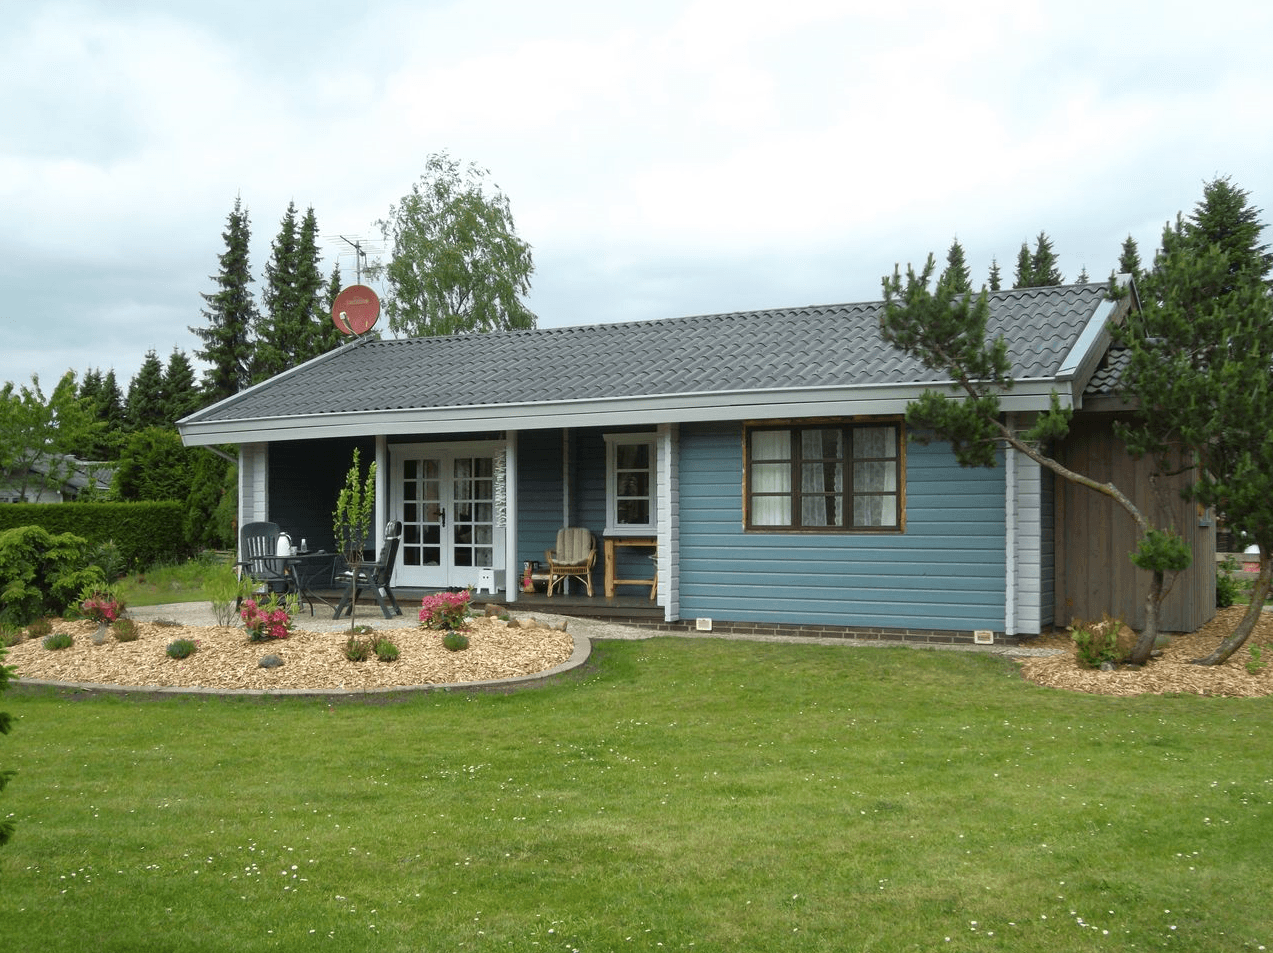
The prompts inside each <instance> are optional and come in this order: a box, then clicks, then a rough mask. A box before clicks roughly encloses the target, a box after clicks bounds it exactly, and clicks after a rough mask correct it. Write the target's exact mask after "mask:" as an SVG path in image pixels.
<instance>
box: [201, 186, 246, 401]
mask: <svg viewBox="0 0 1273 953" xmlns="http://www.w3.org/2000/svg"><path fill="white" fill-rule="evenodd" d="M221 237H222V239H223V240H224V241H225V251H224V252H222V253H221V255H220V256H219V258H218V259H217V260H218V262H219V263H220V265H221V270H220V271H219V272H218V274H217V275H216V277H214V278H213V279H212V280H213V281H215V282H216V286H217V290H216V291H214V292H213V293H212V294H202V297H203V300H204V301H206V302H207V304H208V307H207V309H206V310H204V311H203V316H204V317H205V318H206V319H207V321H208V326H207V327H192V328H190V330H191V331H192V332H193V333H195V334H197V335H198V336H199V338H200V339H201V340H202V341H203V342H204V347H203V349H202V350H196V351H195V356H196V357H198V358H201V359H202V360H204V361H206V362H207V363H209V364H210V365H212V366H211V368H210V369H208V370H207V371H205V372H204V391H205V393H206V395H207V398H208V400H209V402H214V401H218V400H223V399H224V398H226V397H230V396H233V395H234V394H237V393H238V392H239V391H240V390H242V389H243V388H244V387H246V386H247V385H248V383H249V381H250V376H249V366H250V362H251V358H252V342H251V338H250V335H251V330H252V327H253V326H254V325H255V323H256V313H257V312H256V302H255V300H254V298H253V295H252V289H251V284H252V273H251V270H250V268H249V265H248V242H249V240H250V238H251V225H250V223H249V221H248V213H247V210H246V209H245V208H243V200H242V198H241V197H236V198H235V200H234V209H233V210H232V211H231V212H230V215H229V216H228V218H227V219H226V230H225V231H224V232H222V233H221Z"/></svg>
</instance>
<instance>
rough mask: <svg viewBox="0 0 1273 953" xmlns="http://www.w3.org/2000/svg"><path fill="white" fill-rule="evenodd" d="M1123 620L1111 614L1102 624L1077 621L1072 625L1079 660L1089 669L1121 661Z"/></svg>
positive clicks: (1104, 618)
mask: <svg viewBox="0 0 1273 953" xmlns="http://www.w3.org/2000/svg"><path fill="white" fill-rule="evenodd" d="M1122 628H1123V620H1122V619H1115V618H1112V617H1111V616H1110V615H1109V613H1105V615H1104V616H1103V617H1102V618H1101V621H1100V622H1084V621H1082V620H1081V619H1075V620H1074V621H1073V622H1072V623H1071V624H1070V630H1071V632H1070V638H1071V639H1073V640H1074V645H1075V646H1076V647H1077V649H1078V660H1079V663H1080V664H1082V665H1085V666H1087V667H1088V668H1100V667H1101V665H1102V664H1103V663H1105V662H1116V661H1118V659H1119V656H1120V652H1119V649H1118V633H1119V632H1121V631H1122Z"/></svg>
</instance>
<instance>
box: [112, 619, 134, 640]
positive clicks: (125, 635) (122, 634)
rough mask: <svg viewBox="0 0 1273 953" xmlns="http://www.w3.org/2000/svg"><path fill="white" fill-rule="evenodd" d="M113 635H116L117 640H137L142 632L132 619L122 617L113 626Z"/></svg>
mask: <svg viewBox="0 0 1273 953" xmlns="http://www.w3.org/2000/svg"><path fill="white" fill-rule="evenodd" d="M111 635H113V636H115V641H116V642H136V641H137V638H138V636H140V635H141V633H140V632H138V631H137V623H136V622H134V621H133V620H132V619H120V620H119V621H118V622H116V623H115V624H114V625H112V626H111Z"/></svg>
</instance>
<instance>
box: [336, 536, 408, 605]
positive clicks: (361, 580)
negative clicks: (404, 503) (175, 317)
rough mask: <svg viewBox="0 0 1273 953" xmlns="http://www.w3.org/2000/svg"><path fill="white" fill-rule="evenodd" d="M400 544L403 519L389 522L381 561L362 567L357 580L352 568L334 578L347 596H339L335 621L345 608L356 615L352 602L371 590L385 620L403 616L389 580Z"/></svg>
mask: <svg viewBox="0 0 1273 953" xmlns="http://www.w3.org/2000/svg"><path fill="white" fill-rule="evenodd" d="M401 542H402V520H390V521H389V522H388V523H387V524H385V538H384V542H383V543H382V544H381V546H380V558H378V559H377V560H376V561H375V562H374V563H372V565H370V566H362V567H360V568H359V570H358V575H357V577H355V576H354V572H353V570H351V569H346V570H344V571H343V572H339V573H337V574H336V575H335V577H334V579H333V582H334V583H336V584H337V585H341V586H344V587H345V594H344V595H343V596H341V597H340V603H339V604H338V605H337V606H336V612H335V614H334V615H333V616H332V618H333V619H339V618H340V616H341V613H343V612H344V611H345V610H346V609H348V610H349V614H350V615H353V612H354V610H353V603H355V602H357V601H358V596H359V595H360V594H361V593H362V591H363V590H364V589H370V590H371V592H372V594H373V595H374V596H375V597H376V605H378V606H380V611H381V612H383V613H384V614H385V618H386V619H389V618H392V617H393V616H394V615H402V610H401V609H399V608H398V600H397V599H395V598H394V596H393V590H392V589H390V588H389V580H390V579H392V578H393V567H394V565H395V564H396V563H397V561H398V546H399V544H400V543H401ZM390 606H392V607H393V611H392V612H390V611H389V609H390Z"/></svg>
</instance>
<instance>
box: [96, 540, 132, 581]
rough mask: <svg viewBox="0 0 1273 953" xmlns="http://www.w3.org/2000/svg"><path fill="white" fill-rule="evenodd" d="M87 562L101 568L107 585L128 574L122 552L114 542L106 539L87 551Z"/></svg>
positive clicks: (126, 563)
mask: <svg viewBox="0 0 1273 953" xmlns="http://www.w3.org/2000/svg"><path fill="white" fill-rule="evenodd" d="M88 558H89V561H90V562H91V563H93V565H95V566H99V567H101V570H102V574H103V575H105V576H106V581H107V582H108V583H113V582H115V581H116V580H118V579H122V578H123V577H124V574H125V573H127V572H128V562H127V560H125V559H124V554H123V552H121V551H120V548H119V546H118V545H117V544H116V542H115V540H113V539H108V540H106V542H104V543H98V544H97V545H96V546H94V547H92V549H90V550H89V554H88Z"/></svg>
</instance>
